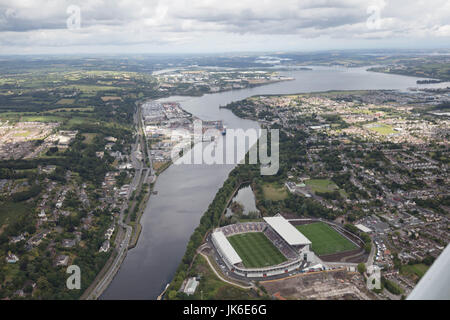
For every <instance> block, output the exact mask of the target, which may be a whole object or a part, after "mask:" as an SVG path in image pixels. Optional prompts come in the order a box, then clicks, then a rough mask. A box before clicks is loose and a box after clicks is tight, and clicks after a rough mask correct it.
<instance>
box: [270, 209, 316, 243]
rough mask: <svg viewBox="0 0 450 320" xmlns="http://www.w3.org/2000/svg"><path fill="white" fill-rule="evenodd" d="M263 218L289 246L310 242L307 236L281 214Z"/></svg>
mask: <svg viewBox="0 0 450 320" xmlns="http://www.w3.org/2000/svg"><path fill="white" fill-rule="evenodd" d="M264 220H265V221H266V222H267V223H268V224H269V225H270V226H271V227H272V228H273V229H274V230H275V231H276V232H277V233H278V234H279V235H280V236H281V237H282V238H283V239H284V240H286V242H287V243H288V244H290V245H291V246H298V245H307V244H311V241H309V239H308V238H306V237H305V236H304V235H303V234H302V233H301V232H300V231H298V230H297V229H296V228H295V227H294V226H293V225H292V224H291V223H290V222H289V221H287V220H286V219H285V218H283V217H282V216H275V217H267V218H264Z"/></svg>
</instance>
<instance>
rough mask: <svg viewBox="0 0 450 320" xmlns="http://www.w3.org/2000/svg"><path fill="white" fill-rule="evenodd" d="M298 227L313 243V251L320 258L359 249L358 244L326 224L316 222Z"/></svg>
mask: <svg viewBox="0 0 450 320" xmlns="http://www.w3.org/2000/svg"><path fill="white" fill-rule="evenodd" d="M296 227H297V229H298V230H299V231H300V232H301V233H303V235H304V236H305V237H307V238H308V239H309V240H310V241H311V242H312V245H311V250H312V251H314V253H315V254H317V255H319V256H321V255H327V254H333V253H339V252H344V251H349V250H353V249H357V248H358V246H357V245H356V244H354V243H353V242H351V241H350V240H348V239H347V238H346V237H344V236H343V235H341V234H340V233H339V232H337V231H336V230H334V229H333V228H332V227H330V226H329V225H328V224H326V223H323V222H315V223H311V224H304V225H299V226H296Z"/></svg>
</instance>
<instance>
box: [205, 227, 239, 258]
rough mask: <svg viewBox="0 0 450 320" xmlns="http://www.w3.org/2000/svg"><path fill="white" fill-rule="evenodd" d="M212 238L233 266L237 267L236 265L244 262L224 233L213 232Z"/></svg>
mask: <svg viewBox="0 0 450 320" xmlns="http://www.w3.org/2000/svg"><path fill="white" fill-rule="evenodd" d="M212 237H213V239H214V240H215V241H216V245H217V246H218V247H219V249H220V251H222V253H223V254H224V255H225V257H226V258H227V260H228V261H229V262H230V263H231V264H233V265H235V264H236V263H240V262H242V259H241V257H239V255H238V254H237V252H236V250H234V248H233V246H232V245H231V244H230V242H229V241H228V239H227V237H225V235H224V234H223V232H222V231H215V232H213V234H212Z"/></svg>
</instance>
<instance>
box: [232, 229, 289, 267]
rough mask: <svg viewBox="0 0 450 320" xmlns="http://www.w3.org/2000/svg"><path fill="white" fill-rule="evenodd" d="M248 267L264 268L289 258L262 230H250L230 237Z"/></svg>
mask: <svg viewBox="0 0 450 320" xmlns="http://www.w3.org/2000/svg"><path fill="white" fill-rule="evenodd" d="M228 241H229V242H230V244H231V245H232V246H233V248H234V250H236V252H237V254H238V255H239V256H240V257H241V259H242V263H243V264H244V266H245V267H246V268H263V267H269V266H274V265H277V264H280V263H282V262H284V261H286V260H287V259H286V258H285V257H284V256H283V254H282V253H281V252H280V251H279V250H278V249H277V248H276V247H275V246H274V244H273V243H272V242H270V240H269V239H267V237H266V236H265V235H264V233H262V232H249V233H243V234H236V235H233V236H231V237H228Z"/></svg>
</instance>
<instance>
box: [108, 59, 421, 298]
mask: <svg viewBox="0 0 450 320" xmlns="http://www.w3.org/2000/svg"><path fill="white" fill-rule="evenodd" d="M281 74H283V75H285V76H289V77H294V78H295V80H293V81H288V82H278V83H272V84H269V85H265V86H261V87H255V88H250V89H241V90H235V91H227V92H221V93H214V94H206V95H204V96H201V97H179V96H174V97H169V98H165V99H161V100H165V101H178V102H180V103H181V106H182V108H183V109H185V110H186V111H188V112H190V113H192V114H193V115H195V116H197V117H199V118H200V119H202V120H223V122H224V125H226V126H227V127H228V128H242V129H244V130H246V129H248V128H258V124H257V123H256V122H254V121H249V120H244V119H240V118H238V117H236V116H235V115H233V114H232V113H231V112H230V111H229V110H226V109H219V106H221V105H222V106H223V105H226V104H228V103H230V102H233V101H238V100H242V99H244V98H247V97H249V96H252V95H261V94H289V93H300V92H313V91H326V90H363V89H398V90H406V89H407V88H409V87H417V85H416V80H417V79H418V78H414V77H406V76H400V75H389V74H383V73H374V72H367V71H365V68H350V69H347V68H328V67H314V68H313V70H312V71H308V70H297V71H289V72H281ZM233 167H234V165H172V166H170V167H169V168H168V169H167V170H166V171H164V172H163V173H162V174H161V175H160V176H159V178H158V180H157V182H156V184H155V190H156V191H158V194H157V195H152V196H151V197H150V200H149V202H148V204H147V207H146V210H145V213H144V215H143V216H142V219H141V224H142V227H143V228H142V232H141V235H140V238H139V242H138V244H137V246H136V247H135V248H134V249H132V250H130V251H129V252H128V254H127V257H126V258H125V260H124V262H123V264H122V266H121V268H120V270H119V271H118V273H117V275H116V277H115V278H114V280H113V281H112V282H111V284H110V286H109V287H108V289H107V290H106V291H105V292H104V294H103V295H102V297H101V299H156V297H157V296H158V295H159V294H160V293H161V291H162V290H163V289H164V287H165V286H166V284H167V283H169V282H170V281H171V279H172V276H173V275H174V273H175V271H176V269H177V267H178V264H179V263H180V261H181V258H182V257H183V255H184V251H185V248H186V245H187V242H188V240H189V237H190V236H191V234H192V233H193V231H194V229H195V228H196V227H197V226H198V224H199V221H200V218H201V216H202V215H203V213H204V212H205V211H206V209H207V207H208V205H209V204H210V203H211V202H212V200H213V198H214V196H215V194H216V192H217V190H218V189H219V188H220V187H221V186H222V184H223V182H224V181H225V179H226V178H227V176H228V174H229V172H230V171H231V170H232V168H233Z"/></svg>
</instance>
